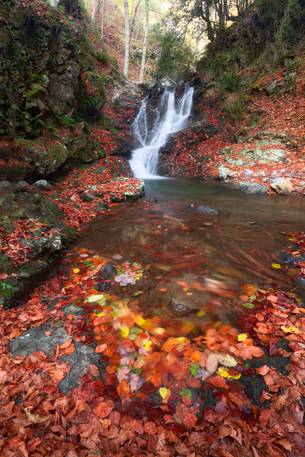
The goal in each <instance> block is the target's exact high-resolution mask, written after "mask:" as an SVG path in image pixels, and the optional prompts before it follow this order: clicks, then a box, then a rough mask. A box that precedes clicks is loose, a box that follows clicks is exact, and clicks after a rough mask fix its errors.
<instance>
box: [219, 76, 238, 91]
mask: <svg viewBox="0 0 305 457" xmlns="http://www.w3.org/2000/svg"><path fill="white" fill-rule="evenodd" d="M239 84H240V83H239V79H238V77H237V76H236V74H235V73H234V72H232V71H227V72H225V73H224V74H223V75H222V76H221V78H220V86H221V88H222V89H223V90H227V91H230V92H234V91H236V90H237V89H238V88H239Z"/></svg>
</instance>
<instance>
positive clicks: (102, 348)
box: [95, 344, 108, 354]
mask: <svg viewBox="0 0 305 457" xmlns="http://www.w3.org/2000/svg"><path fill="white" fill-rule="evenodd" d="M107 347H108V346H107V344H100V345H99V346H96V348H95V352H97V353H98V354H101V353H102V352H104V351H105V350H106V349H107Z"/></svg>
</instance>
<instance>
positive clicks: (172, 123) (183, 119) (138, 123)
mask: <svg viewBox="0 0 305 457" xmlns="http://www.w3.org/2000/svg"><path fill="white" fill-rule="evenodd" d="M193 95H194V88H193V87H190V86H186V87H185V90H184V93H183V95H182V97H181V98H180V99H179V100H177V101H176V91H175V90H174V89H166V90H165V91H164V93H163V94H162V96H161V99H160V103H159V106H158V109H157V113H156V117H155V120H154V123H153V127H152V129H151V130H149V128H148V114H147V110H148V98H145V99H144V100H143V101H142V104H141V107H140V110H139V112H138V115H137V117H136V118H135V120H134V122H133V133H134V135H135V137H136V139H137V140H138V142H139V144H140V147H138V148H137V149H135V150H134V151H133V152H132V156H131V159H130V166H131V169H132V171H133V174H134V176H135V177H136V178H148V179H149V178H150V179H153V178H158V177H159V176H158V174H157V166H158V159H159V151H160V149H161V148H162V147H163V146H164V145H165V144H166V142H167V140H168V138H169V136H170V135H172V134H173V133H176V132H179V130H182V129H184V128H185V127H186V125H187V121H188V118H189V116H190V114H191V111H192V107H193Z"/></svg>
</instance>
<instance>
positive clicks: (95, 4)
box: [91, 0, 99, 22]
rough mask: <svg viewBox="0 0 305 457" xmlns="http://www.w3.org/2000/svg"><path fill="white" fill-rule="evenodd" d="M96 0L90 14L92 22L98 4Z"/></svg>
mask: <svg viewBox="0 0 305 457" xmlns="http://www.w3.org/2000/svg"><path fill="white" fill-rule="evenodd" d="M98 1H99V0H94V4H93V10H92V16H91V19H92V22H95V18H96V13H97V6H98Z"/></svg>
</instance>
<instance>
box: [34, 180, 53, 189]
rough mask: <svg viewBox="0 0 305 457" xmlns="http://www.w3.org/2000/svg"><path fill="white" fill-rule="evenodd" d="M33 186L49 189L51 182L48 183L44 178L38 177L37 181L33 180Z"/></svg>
mask: <svg viewBox="0 0 305 457" xmlns="http://www.w3.org/2000/svg"><path fill="white" fill-rule="evenodd" d="M34 186H35V187H37V188H38V189H42V190H48V189H51V184H49V183H48V181H47V180H46V179H39V180H38V181H36V182H34Z"/></svg>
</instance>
